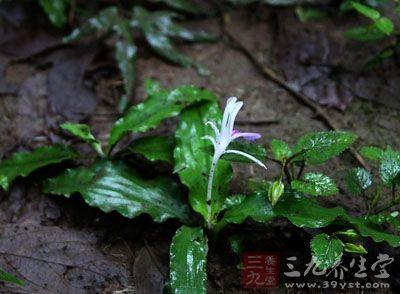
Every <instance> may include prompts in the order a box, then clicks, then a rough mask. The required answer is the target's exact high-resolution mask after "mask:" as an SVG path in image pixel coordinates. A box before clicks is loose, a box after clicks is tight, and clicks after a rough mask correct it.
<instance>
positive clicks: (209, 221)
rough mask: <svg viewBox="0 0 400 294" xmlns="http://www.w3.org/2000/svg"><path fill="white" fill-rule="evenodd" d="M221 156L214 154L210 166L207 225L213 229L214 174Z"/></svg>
mask: <svg viewBox="0 0 400 294" xmlns="http://www.w3.org/2000/svg"><path fill="white" fill-rule="evenodd" d="M218 159H219V156H217V155H216V154H214V156H213V159H212V162H211V168H210V175H209V177H208V185H207V202H206V204H207V227H208V228H209V229H211V227H212V209H211V208H212V203H213V201H212V188H213V180H214V174H215V169H216V167H217V163H218Z"/></svg>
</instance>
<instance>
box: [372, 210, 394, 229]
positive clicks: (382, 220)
mask: <svg viewBox="0 0 400 294" xmlns="http://www.w3.org/2000/svg"><path fill="white" fill-rule="evenodd" d="M398 216H399V212H398V211H393V212H383V213H380V214H376V215H371V216H369V217H368V219H369V220H370V221H371V222H373V223H375V224H377V225H382V224H390V225H392V226H393V227H394V228H395V229H396V230H400V219H399V217H398Z"/></svg>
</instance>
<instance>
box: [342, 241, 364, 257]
mask: <svg viewBox="0 0 400 294" xmlns="http://www.w3.org/2000/svg"><path fill="white" fill-rule="evenodd" d="M343 249H344V251H346V252H351V253H358V254H366V253H368V252H367V250H365V248H364V246H362V245H361V244H354V243H344V248H343Z"/></svg>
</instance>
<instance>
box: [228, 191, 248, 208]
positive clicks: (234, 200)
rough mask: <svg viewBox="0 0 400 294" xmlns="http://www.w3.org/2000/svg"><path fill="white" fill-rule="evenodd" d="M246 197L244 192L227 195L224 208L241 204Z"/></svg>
mask: <svg viewBox="0 0 400 294" xmlns="http://www.w3.org/2000/svg"><path fill="white" fill-rule="evenodd" d="M245 199H246V195H243V194H234V195H230V196H229V197H226V199H225V202H224V204H223V209H229V208H231V207H233V206H236V205H239V204H240V203H242V202H243V201H244V200H245Z"/></svg>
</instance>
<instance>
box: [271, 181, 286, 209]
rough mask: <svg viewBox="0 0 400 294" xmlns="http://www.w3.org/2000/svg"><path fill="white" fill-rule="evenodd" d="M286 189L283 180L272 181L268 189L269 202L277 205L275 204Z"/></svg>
mask: <svg viewBox="0 0 400 294" xmlns="http://www.w3.org/2000/svg"><path fill="white" fill-rule="evenodd" d="M284 191H285V186H284V185H283V183H282V182H281V181H275V182H273V183H272V185H271V186H270V187H269V190H268V199H269V202H271V204H272V206H275V204H276V203H277V202H278V201H279V199H280V198H281V196H282V195H283V192H284Z"/></svg>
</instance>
